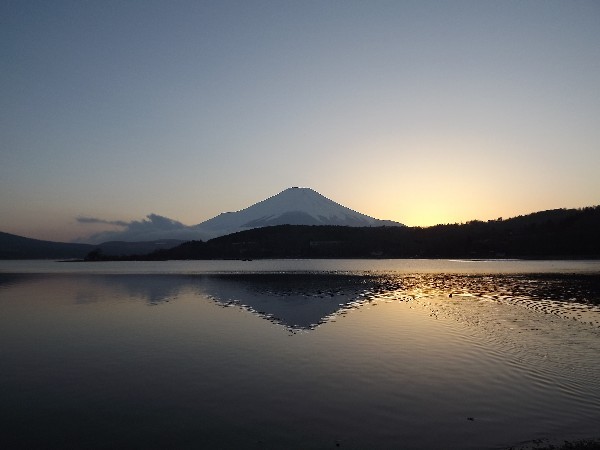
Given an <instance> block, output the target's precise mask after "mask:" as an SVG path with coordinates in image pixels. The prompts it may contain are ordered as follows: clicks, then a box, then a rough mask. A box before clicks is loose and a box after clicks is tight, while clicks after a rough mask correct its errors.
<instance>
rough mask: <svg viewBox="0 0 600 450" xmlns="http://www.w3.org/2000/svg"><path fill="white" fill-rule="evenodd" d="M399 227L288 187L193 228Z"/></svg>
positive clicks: (226, 230) (225, 230)
mask: <svg viewBox="0 0 600 450" xmlns="http://www.w3.org/2000/svg"><path fill="white" fill-rule="evenodd" d="M284 224H291V225H345V226H382V225H389V226H401V224H399V223H397V222H392V221H386V220H378V219H375V218H373V217H370V216H367V215H365V214H361V213H359V212H356V211H354V210H352V209H350V208H347V207H345V206H342V205H340V204H338V203H336V202H334V201H333V200H330V199H328V198H327V197H325V196H323V195H321V194H319V193H318V192H316V191H315V190H313V189H310V188H300V187H291V188H288V189H286V190H284V191H282V192H280V193H279V194H277V195H274V196H272V197H269V198H267V199H266V200H263V201H261V202H258V203H255V204H254V205H252V206H249V207H248V208H245V209H242V210H240V211H237V212H229V213H222V214H219V215H218V216H216V217H214V218H212V219H209V220H207V221H205V222H202V223H201V224H198V225H197V226H196V228H197V229H198V230H202V231H204V232H206V233H209V234H214V233H217V234H218V235H223V234H229V233H233V232H236V231H242V230H246V229H250V228H259V227H265V226H271V225H284Z"/></svg>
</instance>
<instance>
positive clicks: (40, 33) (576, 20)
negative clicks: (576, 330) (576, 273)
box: [0, 0, 600, 241]
mask: <svg viewBox="0 0 600 450" xmlns="http://www.w3.org/2000/svg"><path fill="white" fill-rule="evenodd" d="M0 51H1V53H0V64H1V68H2V70H0V89H1V92H2V95H1V109H0V114H1V115H0V117H1V119H0V146H1V147H0V152H1V155H0V156H1V161H0V231H5V232H9V233H15V234H20V235H24V236H29V237H36V238H41V239H51V240H63V241H68V240H72V239H75V238H78V237H82V236H87V235H90V234H92V233H95V232H98V231H100V230H101V229H104V228H110V226H109V225H107V224H99V223H96V224H90V223H87V224H86V223H81V221H78V220H77V218H81V217H88V218H97V219H101V220H106V221H117V220H118V221H124V222H127V221H131V220H140V219H142V218H143V217H145V216H146V215H147V214H149V213H156V214H159V215H162V216H166V217H170V218H172V219H175V220H178V221H181V222H183V223H185V224H188V225H192V224H197V223H200V222H202V221H204V220H206V219H209V218H211V217H213V216H215V215H217V214H218V213H220V212H223V211H235V210H239V209H242V208H245V207H247V206H249V205H251V204H253V203H256V202H258V201H260V200H263V199H265V198H267V197H269V196H271V195H274V194H277V193H278V192H280V191H282V190H284V189H285V188H287V187H290V186H305V187H311V188H313V189H315V190H316V191H318V192H320V193H321V194H323V195H325V196H326V197H328V198H330V199H332V200H334V201H336V202H338V203H341V204H343V205H345V206H348V207H350V208H352V209H354V210H356V211H359V212H361V213H364V214H368V215H370V216H373V217H376V218H380V219H391V220H396V221H399V222H402V223H405V224H407V225H411V226H412V225H421V226H427V225H433V224H437V223H454V222H463V221H468V220H471V219H481V220H487V219H491V218H497V217H499V216H503V217H505V218H507V217H512V216H516V215H519V214H527V213H530V212H534V211H539V210H546V209H554V208H561V207H568V208H572V207H582V206H591V205H597V204H599V203H600V2H598V1H560V2H558V1H557V2H555V1H439V2H437V1H436V2H429V1H414V2H412V1H304V0H303V1H300V0H298V1H251V0H246V1H239V2H229V1H214V2H208V1H151V0H143V1H142V0H140V1H110V0H107V1H104V0H102V1H100V0H98V1H82V0H79V1H59V0H57V1H39V2H34V1H27V0H17V1H11V0H5V1H3V2H2V4H1V6H0ZM88 222H89V221H88Z"/></svg>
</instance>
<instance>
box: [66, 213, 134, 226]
mask: <svg viewBox="0 0 600 450" xmlns="http://www.w3.org/2000/svg"><path fill="white" fill-rule="evenodd" d="M77 222H79V223H83V224H88V223H103V224H106V225H117V226H119V227H126V226H127V225H129V223H128V222H125V221H123V220H105V219H98V218H96V217H87V216H79V217H77Z"/></svg>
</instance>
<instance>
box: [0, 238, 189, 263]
mask: <svg viewBox="0 0 600 450" xmlns="http://www.w3.org/2000/svg"><path fill="white" fill-rule="evenodd" d="M183 242H184V241H181V240H175V239H164V240H160V241H151V242H117V241H111V242H103V243H101V244H99V245H92V244H73V243H67V242H53V241H43V240H39V239H31V238H27V237H23V236H18V235H16V234H10V233H3V232H0V259H71V258H83V257H84V256H86V255H87V254H88V253H89V252H91V251H92V250H96V249H99V250H100V252H101V253H102V254H103V255H110V256H122V255H134V254H137V255H143V254H146V253H150V252H153V251H155V250H166V249H170V248H173V247H176V246H177V245H179V244H181V243H183Z"/></svg>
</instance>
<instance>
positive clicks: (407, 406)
mask: <svg viewBox="0 0 600 450" xmlns="http://www.w3.org/2000/svg"><path fill="white" fill-rule="evenodd" d="M599 423H600V263H598V262H581V263H577V262H574V263H567V262H563V263H553V262H538V263H533V262H528V263H524V262H506V261H504V262H494V261H489V262H461V261H430V262H427V261H421V262H414V261H412V262H411V261H408V262H405V263H402V262H398V261H390V262H381V261H376V262H371V261H351V262H348V261H345V262H344V261H340V262H335V261H333V262H332V261H329V262H322V261H313V262H311V261H302V262H298V261H297V262H290V261H280V262H278V261H270V262H249V263H247V264H246V265H243V264H242V263H240V262H229V263H228V262H214V263H194V262H187V263H181V262H180V263H159V264H157V263H147V264H145V263H119V264H114V263H106V264H104V263H99V264H75V263H51V262H43V263H41V262H31V263H26V262H14V263H9V262H3V263H2V264H1V265H0V448H211V449H212V448H235V449H237V448H242V449H244V448H249V449H254V448H256V449H263V448H269V449H270V448H297V449H311V448H315V449H328V448H332V449H334V448H359V449H365V448H375V449H376V448H407V449H438V448H456V449H502V448H507V447H511V446H520V445H525V444H527V443H528V442H531V441H533V440H535V439H549V440H550V441H551V442H554V441H558V442H560V441H562V440H563V439H581V438H590V437H599V436H600V426H599V425H598V424H599Z"/></svg>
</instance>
